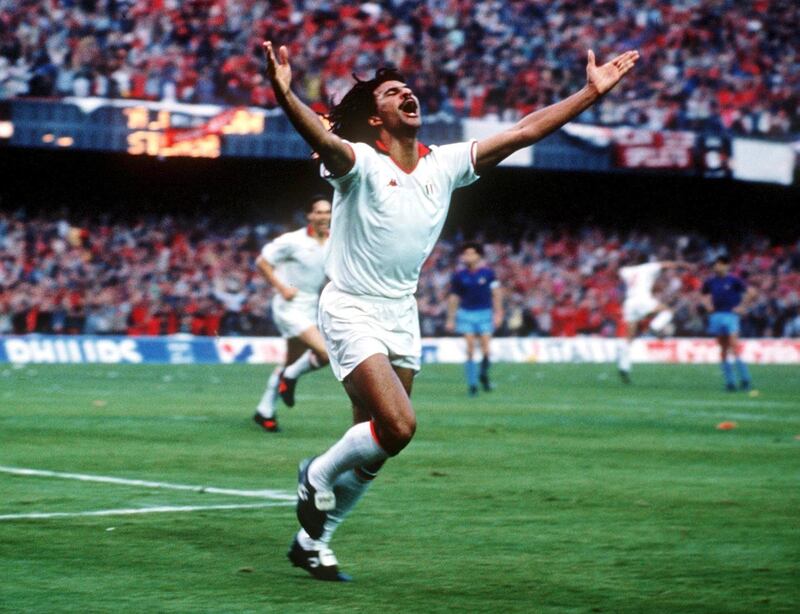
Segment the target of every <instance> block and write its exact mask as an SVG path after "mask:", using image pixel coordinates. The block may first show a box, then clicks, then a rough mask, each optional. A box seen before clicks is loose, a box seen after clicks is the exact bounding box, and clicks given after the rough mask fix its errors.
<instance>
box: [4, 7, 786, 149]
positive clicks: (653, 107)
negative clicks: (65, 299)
mask: <svg viewBox="0 0 800 614" xmlns="http://www.w3.org/2000/svg"><path fill="white" fill-rule="evenodd" d="M798 23H800V5H799V4H798V3H797V2H796V1H795V0H775V1H771V2H767V1H765V0H756V1H754V2H737V1H735V0H722V1H719V0H713V1H712V0H672V1H669V2H655V1H653V0H552V1H545V0H527V1H524V2H523V1H521V0H516V1H515V0H511V1H503V2H501V1H499V0H486V1H478V0H427V1H423V2H419V1H416V0H414V1H411V0H384V1H382V2H380V1H366V2H353V1H348V0H345V1H342V2H336V3H329V2H322V1H321V0H272V1H270V2H256V1H255V0H186V1H182V2H178V1H176V0H45V1H40V0H0V99H1V98H12V97H22V96H30V97H67V96H77V97H86V96H99V97H108V98H132V99H143V100H166V101H172V100H174V101H181V102H192V103H218V104H228V105H258V106H267V107H270V106H274V105H275V101H274V98H273V94H272V92H271V89H270V88H269V86H268V84H267V83H266V82H265V79H264V76H263V67H262V58H261V49H260V43H261V41H262V40H263V39H265V38H268V39H272V40H273V41H276V42H278V43H285V44H287V45H288V46H289V48H290V53H291V55H292V62H293V69H294V83H295V88H296V89H297V90H298V91H299V93H300V94H301V95H302V96H303V97H304V98H305V99H306V100H308V101H310V102H313V103H316V105H317V106H318V108H320V110H322V108H323V104H324V103H327V102H328V101H329V100H331V99H334V100H335V99H338V98H339V97H340V96H341V95H342V93H343V92H344V91H345V90H346V89H347V88H348V87H349V86H350V84H351V83H352V80H351V73H353V72H356V73H357V74H360V75H367V74H370V72H371V70H372V69H373V68H375V67H377V66H380V65H386V64H392V65H395V66H397V67H399V68H400V69H401V70H403V71H404V72H405V73H406V74H407V75H408V76H409V81H410V83H411V85H412V86H413V87H414V89H415V91H416V92H417V94H418V95H419V97H420V98H421V101H422V104H423V107H424V110H425V112H426V113H428V114H436V113H442V114H446V115H449V116H456V117H484V116H497V117H500V118H503V119H511V120H513V119H515V118H518V117H520V116H521V115H523V114H525V113H527V112H529V111H531V110H532V109H535V108H538V107H541V106H542V105H546V104H549V103H552V102H554V101H556V100H559V99H561V98H563V97H564V96H566V95H567V94H569V93H571V92H573V91H575V90H576V89H578V88H579V87H581V86H582V85H583V83H584V78H585V53H586V46H587V45H591V46H593V47H594V51H595V52H596V53H597V55H598V57H599V58H601V59H602V58H609V57H611V56H612V55H614V54H616V53H617V52H618V51H620V50H621V49H627V48H637V49H639V50H640V51H641V52H642V54H643V57H644V61H643V62H641V63H640V64H641V66H640V67H637V72H638V76H637V79H636V80H635V81H633V82H632V83H631V85H630V86H629V87H626V88H624V89H621V90H619V91H615V92H612V93H611V94H610V95H609V96H607V97H606V99H605V100H604V101H603V102H602V103H601V104H600V105H598V106H596V107H594V108H592V109H591V110H589V111H587V112H586V113H585V114H584V115H583V116H582V117H581V118H580V119H581V120H582V121H585V122H589V123H594V124H600V125H623V124H624V125H629V126H643V127H648V128H651V129H655V130H660V129H694V130H701V131H707V132H730V133H737V134H753V135H768V136H782V135H787V134H797V133H800V70H798V68H797V67H798V57H800V39H799V38H798V37H797V24H798Z"/></svg>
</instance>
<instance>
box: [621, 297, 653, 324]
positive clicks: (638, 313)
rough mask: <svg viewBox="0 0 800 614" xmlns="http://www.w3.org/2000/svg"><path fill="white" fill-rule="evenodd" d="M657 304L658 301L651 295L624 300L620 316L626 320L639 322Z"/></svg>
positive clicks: (651, 311)
mask: <svg viewBox="0 0 800 614" xmlns="http://www.w3.org/2000/svg"><path fill="white" fill-rule="evenodd" d="M658 304H659V303H658V301H657V300H656V299H655V298H654V297H652V296H649V297H648V296H643V297H637V298H635V299H631V300H626V301H625V302H624V303H623V304H622V317H623V318H624V319H625V321H626V322H639V321H640V320H643V319H645V318H646V317H647V316H648V314H651V313H653V312H654V311H655V310H656V309H657V308H658Z"/></svg>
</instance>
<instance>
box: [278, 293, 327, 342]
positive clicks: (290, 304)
mask: <svg viewBox="0 0 800 614" xmlns="http://www.w3.org/2000/svg"><path fill="white" fill-rule="evenodd" d="M318 302H319V299H318V297H317V296H316V295H314V294H300V293H298V294H297V295H295V297H294V298H293V299H292V300H291V301H287V300H286V299H285V298H283V297H282V296H281V295H280V294H276V295H275V296H273V297H272V321H273V322H275V326H276V327H277V329H278V332H280V334H281V337H283V338H284V339H291V338H292V337H299V336H300V334H301V333H303V332H305V331H307V330H308V329H309V328H313V327H315V326H316V325H317V304H318Z"/></svg>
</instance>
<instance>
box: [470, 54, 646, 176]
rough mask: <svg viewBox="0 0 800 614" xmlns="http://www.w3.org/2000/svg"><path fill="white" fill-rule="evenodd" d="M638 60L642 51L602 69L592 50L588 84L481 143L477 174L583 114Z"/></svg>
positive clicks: (478, 151)
mask: <svg viewBox="0 0 800 614" xmlns="http://www.w3.org/2000/svg"><path fill="white" fill-rule="evenodd" d="M638 59H639V52H638V51H626V52H625V53H622V54H620V55H618V56H617V57H615V58H614V59H613V60H611V61H610V62H607V63H605V64H603V65H602V66H598V65H597V64H596V63H595V57H594V52H593V51H591V50H589V52H588V60H587V63H586V85H585V86H584V87H583V88H582V89H581V90H580V91H578V92H575V93H574V94H572V96H569V97H568V98H565V99H564V100H562V101H560V102H557V103H555V104H552V105H550V106H547V107H545V108H543V109H539V110H538V111H534V112H533V113H530V114H529V115H526V116H525V117H523V118H522V119H521V120H520V121H519V122H517V124H515V125H514V126H513V127H511V128H509V129H508V130H504V131H503V132H499V133H497V134H495V135H493V136H490V137H488V138H486V139H484V140H482V141H479V142H478V148H477V152H476V156H475V170H476V171H477V173H478V174H481V172H483V171H485V170H487V169H490V168H492V167H494V166H497V165H498V164H499V163H500V162H502V161H503V160H505V159H506V158H507V157H508V156H510V155H511V154H513V153H514V152H515V151H518V150H520V149H523V148H524V147H528V146H530V145H533V144H534V143H536V142H537V141H539V140H541V139H543V138H544V137H546V136H547V135H548V134H550V133H551V132H554V131H555V130H558V129H559V128H560V127H561V126H563V125H564V124H566V123H567V122H568V121H570V120H571V119H574V118H575V117H577V116H578V115H580V114H581V113H583V112H584V111H585V110H586V109H588V108H589V107H590V106H592V105H593V104H594V103H595V102H597V101H598V100H599V99H600V98H601V97H602V96H603V95H604V94H606V93H608V92H609V91H611V89H612V88H613V87H614V86H615V85H616V84H617V83H619V81H620V80H621V79H622V77H623V76H624V75H625V74H626V73H627V72H628V71H629V70H631V68H633V66H634V64H636V61H637V60H638Z"/></svg>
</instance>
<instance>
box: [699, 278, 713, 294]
mask: <svg viewBox="0 0 800 614" xmlns="http://www.w3.org/2000/svg"><path fill="white" fill-rule="evenodd" d="M700 292H701V293H702V294H708V293H710V292H711V284H710V283H709V281H708V280H707V279H706V280H705V281H704V282H703V287H702V288H701V289H700Z"/></svg>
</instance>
